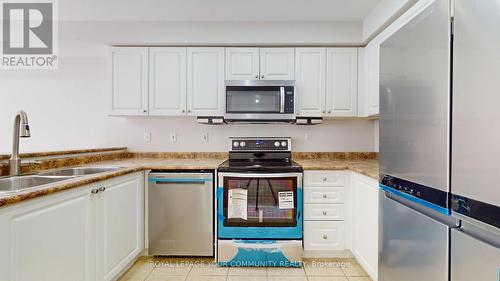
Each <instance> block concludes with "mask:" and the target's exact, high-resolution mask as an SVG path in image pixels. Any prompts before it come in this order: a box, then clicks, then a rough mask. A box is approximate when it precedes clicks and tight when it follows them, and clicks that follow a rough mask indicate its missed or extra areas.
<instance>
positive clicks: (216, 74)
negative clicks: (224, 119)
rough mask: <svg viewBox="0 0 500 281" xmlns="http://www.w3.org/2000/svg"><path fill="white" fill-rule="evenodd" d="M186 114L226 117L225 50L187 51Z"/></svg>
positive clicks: (205, 48) (202, 48) (200, 49)
mask: <svg viewBox="0 0 500 281" xmlns="http://www.w3.org/2000/svg"><path fill="white" fill-rule="evenodd" d="M187 62H188V65H187V113H188V115H189V116H222V115H224V100H225V98H224V94H225V90H224V48H218V47H200V48H187Z"/></svg>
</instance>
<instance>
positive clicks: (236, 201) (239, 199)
mask: <svg viewBox="0 0 500 281" xmlns="http://www.w3.org/2000/svg"><path fill="white" fill-rule="evenodd" d="M247 197H248V191H247V190H246V189H243V188H233V189H230V190H229V191H228V199H227V218H228V219H243V220H247Z"/></svg>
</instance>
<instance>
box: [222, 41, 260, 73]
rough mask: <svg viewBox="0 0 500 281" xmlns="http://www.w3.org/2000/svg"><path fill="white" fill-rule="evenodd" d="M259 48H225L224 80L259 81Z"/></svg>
mask: <svg viewBox="0 0 500 281" xmlns="http://www.w3.org/2000/svg"><path fill="white" fill-rule="evenodd" d="M259 75H260V72H259V48H226V80H259V77H260V76H259Z"/></svg>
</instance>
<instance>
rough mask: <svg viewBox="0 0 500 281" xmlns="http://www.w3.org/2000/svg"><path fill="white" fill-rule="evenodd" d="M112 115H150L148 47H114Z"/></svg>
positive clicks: (111, 95)
mask: <svg viewBox="0 0 500 281" xmlns="http://www.w3.org/2000/svg"><path fill="white" fill-rule="evenodd" d="M111 88H112V89H111V94H110V98H109V109H110V115H148V48H142V47H141V48H136V47H115V48H112V49H111Z"/></svg>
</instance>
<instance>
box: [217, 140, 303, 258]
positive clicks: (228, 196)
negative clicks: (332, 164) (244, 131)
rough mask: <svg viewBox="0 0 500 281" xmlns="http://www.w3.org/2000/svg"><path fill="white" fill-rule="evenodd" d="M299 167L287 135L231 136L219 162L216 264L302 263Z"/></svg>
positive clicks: (300, 181)
mask: <svg viewBox="0 0 500 281" xmlns="http://www.w3.org/2000/svg"><path fill="white" fill-rule="evenodd" d="M302 172H303V170H302V167H301V166H300V165H299V164H297V163H295V162H294V161H292V141H291V138H287V137H283V138H275V137H266V138H262V137H261V138H259V137H257V138H254V137H244V138H243V137H242V138H230V140H229V160H227V161H226V162H224V163H222V164H221V165H220V166H219V168H218V188H217V238H218V247H217V250H218V251H217V261H218V263H219V265H222V266H285V267H287V266H288V267H298V266H300V265H301V261H302V177H303V174H302Z"/></svg>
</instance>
